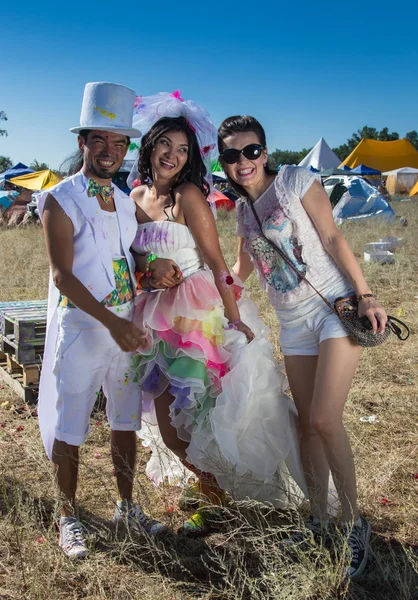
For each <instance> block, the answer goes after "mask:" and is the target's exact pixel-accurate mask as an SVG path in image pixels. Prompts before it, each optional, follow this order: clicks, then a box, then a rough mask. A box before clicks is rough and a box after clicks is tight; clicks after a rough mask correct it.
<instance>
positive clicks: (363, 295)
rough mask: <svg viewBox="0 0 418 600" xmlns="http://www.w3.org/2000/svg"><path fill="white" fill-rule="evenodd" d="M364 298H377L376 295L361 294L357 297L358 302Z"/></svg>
mask: <svg viewBox="0 0 418 600" xmlns="http://www.w3.org/2000/svg"><path fill="white" fill-rule="evenodd" d="M364 298H376V294H361V295H360V296H357V302H360V300H364Z"/></svg>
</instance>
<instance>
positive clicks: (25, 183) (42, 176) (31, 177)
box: [10, 169, 61, 191]
mask: <svg viewBox="0 0 418 600" xmlns="http://www.w3.org/2000/svg"><path fill="white" fill-rule="evenodd" d="M60 181H61V177H58V175H55V173H53V172H52V171H50V170H49V169H46V170H45V171H37V172H36V173H28V174H27V175H21V176H20V177H13V179H10V183H14V185H18V186H19V187H23V188H26V189H27V190H34V191H38V190H45V189H47V188H50V187H52V186H53V185H56V184H57V183H59V182H60Z"/></svg>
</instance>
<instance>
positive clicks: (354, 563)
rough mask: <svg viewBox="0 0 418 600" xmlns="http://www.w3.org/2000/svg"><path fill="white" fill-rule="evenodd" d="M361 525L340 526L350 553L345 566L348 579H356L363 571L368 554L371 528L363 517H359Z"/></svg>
mask: <svg viewBox="0 0 418 600" xmlns="http://www.w3.org/2000/svg"><path fill="white" fill-rule="evenodd" d="M360 520H361V525H360V524H359V525H353V526H352V527H351V526H350V525H348V524H345V523H344V524H343V525H342V526H341V533H342V534H343V535H344V536H346V539H347V546H348V550H349V553H350V556H349V560H350V565H349V566H347V567H346V575H347V577H349V578H350V579H357V577H360V575H361V574H362V573H363V571H364V568H365V566H366V564H367V556H368V554H369V540H370V533H371V531H372V528H371V527H370V523H369V522H368V521H366V519H365V518H364V517H360Z"/></svg>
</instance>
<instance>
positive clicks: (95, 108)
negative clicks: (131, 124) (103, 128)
mask: <svg viewBox="0 0 418 600" xmlns="http://www.w3.org/2000/svg"><path fill="white" fill-rule="evenodd" d="M93 108H94V110H97V112H99V113H100V114H101V115H102V117H109V119H115V118H116V115H115V113H111V112H108V111H107V110H105V109H104V108H99V107H98V106H96V105H94V106H93Z"/></svg>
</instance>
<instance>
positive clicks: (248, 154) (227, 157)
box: [219, 144, 266, 165]
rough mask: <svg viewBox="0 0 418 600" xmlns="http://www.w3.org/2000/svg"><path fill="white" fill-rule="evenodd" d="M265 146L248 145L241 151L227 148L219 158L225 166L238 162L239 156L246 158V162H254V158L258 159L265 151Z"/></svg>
mask: <svg viewBox="0 0 418 600" xmlns="http://www.w3.org/2000/svg"><path fill="white" fill-rule="evenodd" d="M265 148H266V147H265V146H262V145H261V144H248V146H245V148H243V149H242V150H237V149H236V148H227V149H226V150H224V151H223V152H221V153H220V155H219V156H220V157H221V158H222V160H223V161H224V162H226V164H227V165H233V164H234V163H236V162H238V161H239V157H240V155H241V154H243V155H244V156H245V158H248V160H255V159H256V158H260V156H261V153H262V152H263V150H265Z"/></svg>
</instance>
